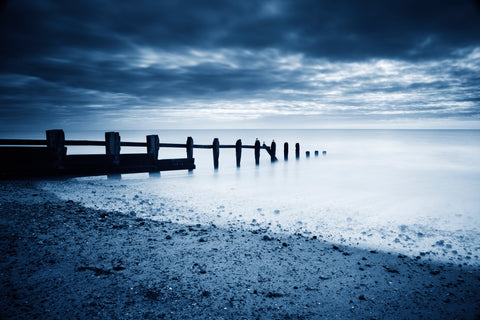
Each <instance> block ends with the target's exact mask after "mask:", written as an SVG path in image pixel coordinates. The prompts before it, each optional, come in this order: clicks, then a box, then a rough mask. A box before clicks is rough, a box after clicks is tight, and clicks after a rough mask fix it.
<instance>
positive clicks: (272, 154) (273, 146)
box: [270, 140, 277, 162]
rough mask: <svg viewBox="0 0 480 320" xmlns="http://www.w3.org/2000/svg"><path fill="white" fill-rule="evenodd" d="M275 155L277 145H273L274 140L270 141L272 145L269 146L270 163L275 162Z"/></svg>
mask: <svg viewBox="0 0 480 320" xmlns="http://www.w3.org/2000/svg"><path fill="white" fill-rule="evenodd" d="M276 153H277V144H276V143H275V140H272V144H271V145H270V161H271V162H275V161H277V157H276V155H275V154H276Z"/></svg>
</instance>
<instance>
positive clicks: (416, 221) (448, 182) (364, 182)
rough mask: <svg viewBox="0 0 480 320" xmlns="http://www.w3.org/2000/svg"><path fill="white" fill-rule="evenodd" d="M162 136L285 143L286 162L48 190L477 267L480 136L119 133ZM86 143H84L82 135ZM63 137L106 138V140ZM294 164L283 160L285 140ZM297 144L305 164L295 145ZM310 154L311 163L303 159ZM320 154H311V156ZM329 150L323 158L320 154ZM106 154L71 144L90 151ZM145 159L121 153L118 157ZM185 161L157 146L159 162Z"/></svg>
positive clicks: (204, 162)
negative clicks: (296, 154) (172, 159)
mask: <svg viewBox="0 0 480 320" xmlns="http://www.w3.org/2000/svg"><path fill="white" fill-rule="evenodd" d="M146 134H159V136H160V140H161V141H162V142H175V143H184V142H185V140H186V138H187V136H192V137H193V138H194V141H195V143H198V144H211V143H212V140H213V138H215V137H217V138H219V139H220V143H221V144H235V141H236V140H237V139H242V142H243V144H253V143H254V142H255V139H256V138H259V139H260V141H261V142H263V141H265V142H266V144H268V145H269V144H270V142H271V141H272V139H275V141H276V142H277V149H278V151H277V153H278V157H279V159H280V161H278V162H277V163H273V164H272V163H270V160H269V156H268V154H267V153H266V152H265V150H262V157H261V160H260V166H258V167H256V166H255V164H254V155H253V150H250V149H244V150H243V154H242V167H241V168H240V169H237V168H236V166H235V152H234V150H230V149H221V151H220V168H219V170H218V171H215V170H214V169H213V161H212V151H211V150H202V149H195V151H194V157H195V161H196V165H197V169H196V170H195V171H194V172H193V173H187V172H185V171H181V172H164V173H162V175H161V177H160V178H149V177H148V174H135V175H124V176H123V177H122V180H107V179H106V178H105V177H94V178H80V179H74V180H72V181H67V182H46V183H45V184H44V187H45V188H47V189H49V190H52V191H54V192H55V193H57V194H58V195H59V196H61V197H62V198H65V199H67V198H68V199H74V200H78V201H81V202H83V203H84V204H85V205H87V206H91V207H97V208H102V209H108V210H117V211H123V212H128V213H130V212H134V213H135V214H136V215H138V216H142V217H148V218H151V219H158V220H164V221H174V222H180V223H187V224H192V223H202V224H211V223H214V224H216V225H218V226H224V227H232V228H244V229H259V228H265V229H270V230H272V231H275V232H286V233H302V234H305V235H309V236H313V235H316V236H318V237H320V238H323V239H325V240H328V241H331V242H333V243H340V244H348V245H352V246H359V247H365V248H370V249H377V250H387V251H391V252H399V253H403V254H408V255H411V256H417V255H421V256H422V257H423V258H424V259H425V258H427V259H428V258H430V259H434V260H450V261H453V262H455V263H469V264H480V259H479V252H480V131H475V130H474V131H467V130H221V131H208V130H197V131H196V130H190V131H178V130H170V131H157V132H155V131H152V132H138V131H125V132H120V135H121V137H122V140H124V141H144V140H145V135H146ZM86 135H88V136H86ZM66 136H67V139H86V138H88V139H98V140H102V139H103V137H104V133H103V132H89V133H88V134H86V133H75V132H73V133H71V132H66ZM285 141H287V142H289V144H290V159H289V160H288V161H284V160H283V143H284V142H285ZM296 142H299V143H300V145H301V149H302V153H301V158H300V159H299V160H296V159H295V157H294V149H293V146H294V144H295V143H296ZM307 150H309V151H311V153H312V155H311V157H310V158H306V157H305V151H307ZM315 150H319V151H320V156H318V157H315V156H314V154H313V152H314V151H315ZM323 150H326V151H327V155H326V156H322V151H323ZM92 151H95V152H96V151H98V152H99V153H101V152H103V151H104V150H103V149H102V148H97V149H95V148H94V149H90V150H87V149H85V148H80V147H77V148H69V153H70V154H72V153H85V152H92ZM139 151H140V152H143V150H142V149H139V148H123V149H122V152H139ZM172 157H185V150H182V149H166V148H162V149H161V150H160V157H159V158H172Z"/></svg>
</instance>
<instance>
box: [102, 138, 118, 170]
mask: <svg viewBox="0 0 480 320" xmlns="http://www.w3.org/2000/svg"><path fill="white" fill-rule="evenodd" d="M105 153H106V154H107V155H112V156H113V159H114V160H113V163H114V164H117V165H118V164H119V163H120V134H119V133H118V132H105Z"/></svg>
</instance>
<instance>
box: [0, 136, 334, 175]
mask: <svg viewBox="0 0 480 320" xmlns="http://www.w3.org/2000/svg"><path fill="white" fill-rule="evenodd" d="M67 146H104V147H105V154H80V155H67ZM122 147H145V148H146V153H134V154H132V153H127V154H121V153H120V150H121V148H122ZM160 148H183V149H185V151H186V156H187V157H186V158H178V159H160V160H159V159H158V155H159V150H160ZM195 148H197V149H212V154H213V166H214V168H215V169H218V167H219V157H220V149H235V154H236V165H237V167H240V164H241V158H242V150H243V149H253V150H254V158H255V164H256V165H259V164H260V150H262V149H263V150H266V152H267V153H268V154H269V156H270V161H271V162H275V161H278V158H277V156H276V151H277V146H276V143H275V141H272V143H271V144H270V146H267V145H266V144H265V143H263V145H260V141H259V140H258V139H257V140H256V141H255V143H254V144H253V145H244V144H242V141H241V140H237V141H236V143H235V144H234V145H221V144H220V141H219V139H218V138H215V139H214V140H213V142H212V144H211V145H200V144H194V141H193V138H192V137H188V138H187V140H186V142H185V144H182V143H180V144H179V143H164V142H160V139H159V137H158V135H148V136H146V141H145V142H127V141H121V139H120V134H119V133H118V132H106V133H105V140H104V141H91V140H66V139H65V134H64V132H63V130H47V131H46V139H45V140H31V139H0V178H3V179H9V178H22V177H45V176H95V175H108V176H110V177H115V176H118V175H119V174H122V173H140V172H149V173H152V174H155V173H159V172H161V171H168V170H189V171H192V170H194V169H195V159H194V157H193V150H194V149H195ZM324 152H325V151H324ZM317 154H318V152H316V153H315V155H317ZM295 157H296V159H299V157H300V144H299V143H297V144H296V145H295ZM284 159H285V160H288V143H287V142H286V143H285V144H284Z"/></svg>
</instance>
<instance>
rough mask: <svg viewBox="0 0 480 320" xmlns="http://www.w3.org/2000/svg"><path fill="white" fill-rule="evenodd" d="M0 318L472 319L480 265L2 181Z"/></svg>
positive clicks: (479, 298)
mask: <svg viewBox="0 0 480 320" xmlns="http://www.w3.org/2000/svg"><path fill="white" fill-rule="evenodd" d="M0 211H1V216H0V239H1V240H0V254H1V256H2V259H1V260H0V281H1V283H0V285H1V288H2V294H1V298H0V301H1V306H0V318H2V319H33V318H41V319H57V318H81V319H139V318H143V319H158V318H160V319H162V318H165V319H318V318H322V317H323V318H326V319H336V318H338V319H419V318H426V319H453V318H456V319H477V318H479V317H480V270H479V268H478V267H471V266H463V265H454V264H432V263H428V262H426V261H422V259H421V258H420V259H411V258H408V257H406V256H403V255H398V254H393V253H392V254H389V253H383V252H377V251H368V250H361V249H357V248H350V247H340V246H336V245H333V244H331V243H328V242H325V241H323V240H319V239H316V238H306V237H303V236H293V235H292V236H288V235H279V234H273V233H267V232H266V231H265V230H261V229H259V230H254V231H238V230H227V229H222V228H218V227H216V226H214V225H181V224H175V223H167V222H157V221H152V220H147V219H140V218H137V217H135V216H133V215H124V214H121V213H118V212H106V211H101V210H93V209H89V208H85V207H83V206H81V205H80V204H78V203H76V202H74V201H71V200H67V201H63V200H60V199H58V198H57V197H56V196H54V195H53V194H50V193H47V192H45V191H43V190H41V189H39V188H37V187H36V184H35V182H28V181H15V182H12V181H1V182H0Z"/></svg>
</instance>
